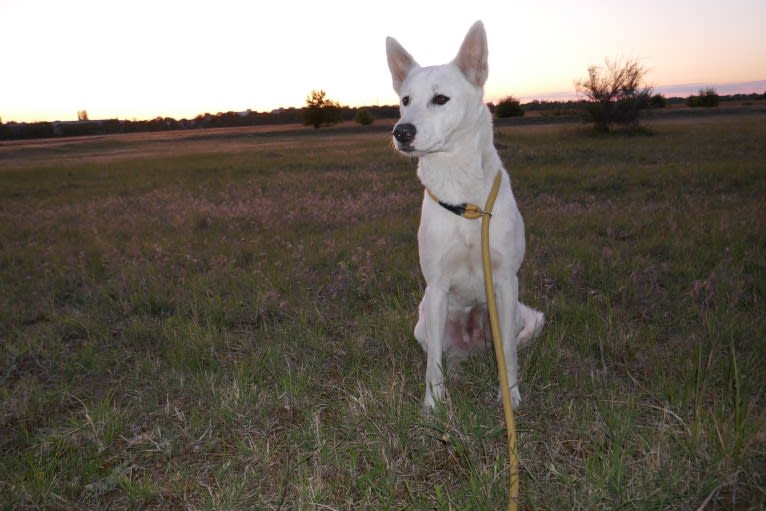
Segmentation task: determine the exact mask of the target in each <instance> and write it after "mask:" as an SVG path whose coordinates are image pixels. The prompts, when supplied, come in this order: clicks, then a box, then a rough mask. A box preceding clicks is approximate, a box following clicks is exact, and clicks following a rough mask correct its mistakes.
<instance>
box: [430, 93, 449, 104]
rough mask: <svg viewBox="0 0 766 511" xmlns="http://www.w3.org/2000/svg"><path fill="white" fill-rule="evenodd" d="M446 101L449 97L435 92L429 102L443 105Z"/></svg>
mask: <svg viewBox="0 0 766 511" xmlns="http://www.w3.org/2000/svg"><path fill="white" fill-rule="evenodd" d="M447 101H449V98H448V97H447V96H445V95H444V94H437V95H436V96H434V97H433V99H432V100H431V102H432V103H433V104H434V105H444V104H445V103H447Z"/></svg>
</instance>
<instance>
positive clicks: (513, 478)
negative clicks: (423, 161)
mask: <svg viewBox="0 0 766 511" xmlns="http://www.w3.org/2000/svg"><path fill="white" fill-rule="evenodd" d="M501 181H502V174H501V171H498V173H497V175H496V176H495V181H494V182H493V183H492V189H491V190H490V192H489V197H487V204H486V205H485V206H484V209H483V210H482V209H481V208H479V207H478V206H476V205H475V204H459V205H456V206H455V205H451V204H446V203H444V202H442V201H440V200H439V198H438V197H436V196H435V195H434V194H433V193H431V190H428V189H426V191H427V192H428V195H430V196H431V198H432V199H433V200H434V201H436V202H438V203H439V204H440V205H441V206H442V207H444V208H446V209H447V210H449V211H451V212H452V213H455V214H456V215H460V216H462V217H464V218H467V219H470V220H474V219H477V218H481V259H482V264H483V266H484V289H485V290H486V293H487V309H488V311H489V325H490V328H491V329H492V344H493V345H494V347H495V359H496V360H497V372H498V373H499V376H500V393H501V395H502V397H503V413H504V415H505V429H506V431H507V432H508V458H509V462H510V466H509V468H508V475H509V480H508V510H509V511H516V510H517V509H518V505H519V457H518V451H517V450H516V421H515V419H514V417H513V405H512V404H511V395H510V389H509V388H508V374H507V373H506V372H505V352H504V351H503V338H502V336H501V335H500V320H499V318H498V316H497V303H495V286H494V285H493V283H492V262H491V261H490V253H489V220H490V219H491V218H492V207H493V206H494V205H495V199H496V198H497V193H498V191H499V190H500V182H501Z"/></svg>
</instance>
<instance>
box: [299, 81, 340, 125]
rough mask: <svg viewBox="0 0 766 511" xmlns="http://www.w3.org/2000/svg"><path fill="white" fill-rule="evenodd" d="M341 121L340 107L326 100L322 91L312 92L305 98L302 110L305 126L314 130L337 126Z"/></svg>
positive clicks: (335, 102)
mask: <svg viewBox="0 0 766 511" xmlns="http://www.w3.org/2000/svg"><path fill="white" fill-rule="evenodd" d="M340 119H341V107H340V104H339V103H338V102H337V101H333V100H331V99H327V93H326V92H325V91H323V90H319V91H316V90H312V91H311V94H309V95H308V96H307V97H306V106H305V108H304V109H303V123H304V124H305V125H306V126H309V125H310V126H314V129H317V128H320V127H322V126H332V125H333V124H338V123H339V122H340Z"/></svg>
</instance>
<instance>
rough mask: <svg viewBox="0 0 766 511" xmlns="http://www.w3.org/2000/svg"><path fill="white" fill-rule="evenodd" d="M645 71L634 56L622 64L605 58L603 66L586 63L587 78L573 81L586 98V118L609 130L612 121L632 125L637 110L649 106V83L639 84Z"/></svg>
mask: <svg viewBox="0 0 766 511" xmlns="http://www.w3.org/2000/svg"><path fill="white" fill-rule="evenodd" d="M645 74H646V70H645V69H644V68H643V66H641V65H640V64H639V63H638V62H637V61H635V60H628V61H627V62H625V63H624V64H622V63H620V62H619V61H614V62H612V61H609V60H607V61H606V66H605V67H600V66H590V67H589V68H588V78H586V79H585V80H579V81H576V82H575V88H576V89H577V93H578V94H583V95H584V96H585V97H586V98H587V99H588V100H589V101H590V102H589V103H588V105H587V107H586V120H587V121H590V122H592V123H593V124H594V126H595V128H596V129H598V130H600V131H609V127H610V126H611V125H612V124H622V125H623V126H625V127H628V128H636V127H637V126H638V117H639V114H640V111H641V110H642V109H645V108H647V107H648V106H649V98H650V96H651V92H652V89H651V87H647V86H642V85H641V81H642V80H643V78H644V75H645Z"/></svg>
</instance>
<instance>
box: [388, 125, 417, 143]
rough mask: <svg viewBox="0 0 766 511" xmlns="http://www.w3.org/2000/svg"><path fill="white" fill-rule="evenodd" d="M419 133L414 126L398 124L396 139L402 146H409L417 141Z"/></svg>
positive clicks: (395, 130)
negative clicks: (416, 137)
mask: <svg viewBox="0 0 766 511" xmlns="http://www.w3.org/2000/svg"><path fill="white" fill-rule="evenodd" d="M417 131H418V130H416V129H415V125H414V124H397V125H396V126H394V138H395V139H396V140H397V141H398V142H399V143H400V144H406V145H409V144H410V143H412V141H413V140H414V139H415V134H416V133H417Z"/></svg>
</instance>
